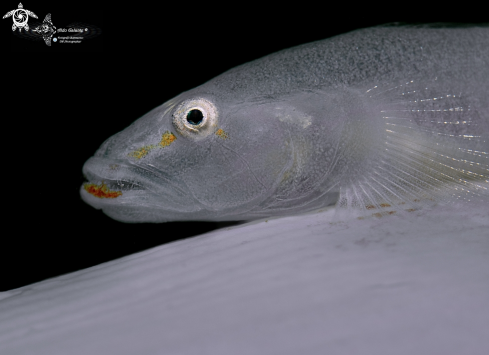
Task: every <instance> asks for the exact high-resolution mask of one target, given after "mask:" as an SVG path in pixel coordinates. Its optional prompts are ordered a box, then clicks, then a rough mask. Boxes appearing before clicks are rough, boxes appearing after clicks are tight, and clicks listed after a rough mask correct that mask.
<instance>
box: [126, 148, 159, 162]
mask: <svg viewBox="0 0 489 355" xmlns="http://www.w3.org/2000/svg"><path fill="white" fill-rule="evenodd" d="M153 148H155V146H154V145H147V146H144V147H141V148H139V149H137V150H135V151H134V152H131V153H129V154H128V155H129V156H130V157H134V158H136V159H141V158H142V157H144V156H145V155H146V154H148V153H149V151H150V150H151V149H153Z"/></svg>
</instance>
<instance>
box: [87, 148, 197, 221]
mask: <svg viewBox="0 0 489 355" xmlns="http://www.w3.org/2000/svg"><path fill="white" fill-rule="evenodd" d="M83 175H84V177H85V179H86V182H85V183H83V184H82V186H81V187H80V195H81V197H82V199H83V200H84V201H85V202H86V203H88V204H89V205H91V206H92V207H94V208H97V209H101V208H102V209H104V211H105V208H106V207H107V208H109V207H110V208H115V207H118V206H119V207H122V206H124V207H131V206H132V207H135V208H148V209H153V210H159V211H161V212H164V211H171V212H183V213H188V212H195V211H199V210H201V209H202V206H201V204H200V203H198V202H197V201H195V199H194V198H193V196H192V195H191V194H190V193H188V189H187V187H186V186H184V185H182V184H183V182H181V181H180V180H181V179H180V180H179V179H176V178H175V177H172V176H168V175H167V174H165V173H164V172H162V171H160V170H158V169H156V168H155V167H153V166H150V165H138V164H134V163H131V162H129V161H125V160H122V159H121V160H115V159H108V158H105V157H92V158H90V159H88V160H87V161H86V163H85V165H84V166H83Z"/></svg>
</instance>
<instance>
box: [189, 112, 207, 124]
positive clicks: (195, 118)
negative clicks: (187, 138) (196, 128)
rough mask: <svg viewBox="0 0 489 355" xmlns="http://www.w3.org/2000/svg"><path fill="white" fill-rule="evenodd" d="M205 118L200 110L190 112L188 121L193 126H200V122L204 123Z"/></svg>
mask: <svg viewBox="0 0 489 355" xmlns="http://www.w3.org/2000/svg"><path fill="white" fill-rule="evenodd" d="M203 118H204V115H203V114H202V111H200V110H190V111H189V112H188V113H187V121H188V123H190V124H193V125H198V124H199V123H200V122H202V119H203Z"/></svg>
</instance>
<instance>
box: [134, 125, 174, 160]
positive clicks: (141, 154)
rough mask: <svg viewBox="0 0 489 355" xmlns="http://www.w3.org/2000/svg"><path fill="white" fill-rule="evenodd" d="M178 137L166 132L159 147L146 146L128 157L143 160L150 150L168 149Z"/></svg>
mask: <svg viewBox="0 0 489 355" xmlns="http://www.w3.org/2000/svg"><path fill="white" fill-rule="evenodd" d="M175 139H177V137H175V135H174V134H173V133H171V132H168V131H166V132H165V133H163V135H162V136H161V141H160V143H158V145H157V146H156V145H154V144H151V145H146V146H144V147H141V148H139V149H136V150H135V151H134V152H131V153H129V154H128V156H130V157H133V158H136V159H141V158H142V157H144V156H146V155H147V154H148V153H149V151H150V150H152V149H155V148H156V147H160V148H162V147H167V146H169V145H170V144H171V143H172V142H173V141H174V140H175Z"/></svg>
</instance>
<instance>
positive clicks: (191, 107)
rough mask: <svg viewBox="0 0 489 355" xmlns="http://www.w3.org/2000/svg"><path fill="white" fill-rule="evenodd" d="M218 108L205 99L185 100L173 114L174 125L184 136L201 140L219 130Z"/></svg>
mask: <svg viewBox="0 0 489 355" xmlns="http://www.w3.org/2000/svg"><path fill="white" fill-rule="evenodd" d="M217 117H218V111H217V108H216V106H215V105H214V104H213V103H212V102H211V101H209V100H207V99H204V98H194V99H190V100H185V101H183V102H182V103H180V105H178V106H177V107H176V108H175V111H174V112H173V125H174V126H175V129H176V130H177V131H178V133H180V134H181V135H182V136H185V137H191V138H193V139H201V138H204V137H207V136H208V135H209V134H211V133H213V132H214V131H215V130H216V128H217Z"/></svg>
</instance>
